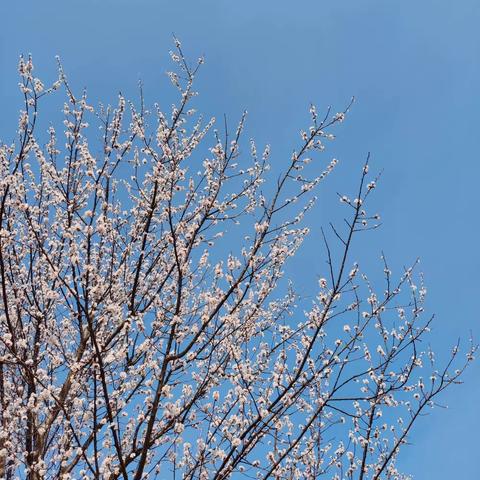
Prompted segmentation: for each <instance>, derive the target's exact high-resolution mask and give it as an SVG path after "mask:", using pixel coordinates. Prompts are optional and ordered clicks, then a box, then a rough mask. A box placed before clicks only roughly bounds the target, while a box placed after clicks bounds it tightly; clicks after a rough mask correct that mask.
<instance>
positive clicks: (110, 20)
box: [0, 0, 480, 480]
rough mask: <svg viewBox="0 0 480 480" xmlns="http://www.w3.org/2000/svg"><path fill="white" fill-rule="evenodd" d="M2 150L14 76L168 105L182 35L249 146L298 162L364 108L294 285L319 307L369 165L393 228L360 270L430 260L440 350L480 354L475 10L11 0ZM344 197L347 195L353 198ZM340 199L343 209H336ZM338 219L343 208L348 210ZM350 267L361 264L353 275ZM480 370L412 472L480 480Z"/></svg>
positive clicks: (420, 451)
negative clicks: (338, 238) (304, 138)
mask: <svg viewBox="0 0 480 480" xmlns="http://www.w3.org/2000/svg"><path fill="white" fill-rule="evenodd" d="M0 22H1V27H0V105H1V115H0V138H2V139H3V140H9V139H11V138H12V136H13V134H14V129H15V128H16V124H17V110H18V109H19V108H20V106H21V104H20V100H21V99H20V95H19V93H18V88H17V86H16V84H17V77H16V65H17V60H18V55H19V54H20V53H25V54H26V53H29V52H31V53H32V54H33V55H34V60H35V63H36V69H37V74H38V75H39V76H41V77H43V78H46V79H49V78H50V79H53V78H54V76H55V59H54V57H55V55H57V54H58V55H60V56H61V57H62V59H63V63H64V66H65V69H66V71H67V73H68V75H69V78H70V81H71V83H72V84H73V85H74V86H75V87H76V88H82V87H83V86H86V87H88V90H89V92H90V94H91V97H92V98H93V101H94V102H96V101H98V100H100V99H102V100H103V101H106V102H108V101H114V99H115V96H116V93H117V92H118V91H119V90H121V91H122V93H124V94H125V95H127V96H134V95H136V84H137V80H138V79H139V78H141V79H142V80H143V82H144V84H145V92H146V97H147V99H148V100H158V101H160V103H162V102H163V103H166V104H167V105H168V103H169V101H170V100H169V99H170V95H171V92H170V90H167V88H166V83H165V78H164V77H165V76H164V72H165V71H166V70H167V69H168V68H169V66H170V65H169V63H168V51H169V50H170V49H171V48H172V41H171V36H172V32H174V33H175V34H176V35H177V36H178V37H179V38H180V39H181V40H182V43H183V46H184V48H185V51H186V54H187V55H191V56H192V58H195V57H196V56H198V55H199V54H205V56H206V62H207V63H206V65H205V67H204V69H203V72H202V73H201V75H200V78H199V82H198V84H197V88H198V90H199V91H200V93H201V96H200V98H199V101H198V103H199V109H200V110H203V111H205V113H206V114H208V115H216V116H217V117H221V116H222V115H223V114H224V113H226V114H227V116H228V117H229V118H231V119H232V122H233V121H235V120H236V119H237V118H238V117H239V116H240V114H241V112H242V111H243V110H244V109H247V110H248V111H249V120H248V132H247V135H248V136H252V137H255V138H256V139H257V140H258V143H259V144H262V143H265V142H268V143H270V144H271V145H272V152H273V159H274V161H275V162H278V163H279V165H281V162H282V161H287V159H288V156H289V154H290V152H291V149H292V147H293V145H295V144H296V142H297V139H298V132H299V130H300V128H303V127H304V126H305V125H306V122H308V105H309V103H310V102H315V103H316V104H317V105H318V107H319V108H321V107H327V106H328V105H333V106H334V107H333V108H334V110H337V111H338V110H341V109H342V107H344V106H345V105H346V103H348V101H349V99H350V97H351V96H352V95H355V97H356V98H357V101H356V103H355V105H354V107H353V109H352V111H351V114H350V115H349V117H348V120H347V121H346V123H345V125H342V127H341V128H340V129H339V130H338V131H337V134H338V138H337V140H336V141H335V142H334V143H333V144H331V146H330V150H329V152H328V153H327V155H328V156H331V157H337V158H339V159H340V162H341V163H340V166H339V169H338V170H337V171H336V173H335V175H334V177H332V178H331V179H329V180H328V182H327V183H326V184H324V186H323V187H322V189H323V190H322V191H321V199H320V203H319V206H318V208H317V209H316V210H315V211H314V212H312V213H311V214H310V216H309V217H308V223H310V224H311V225H312V234H311V236H310V238H309V240H308V241H307V243H306V244H305V245H304V248H303V249H302V250H301V252H300V254H299V258H297V259H296V261H295V263H294V264H293V266H292V270H291V277H292V279H293V280H294V281H295V282H296V284H297V286H298V288H299V289H300V291H302V292H306V293H307V294H309V293H310V294H311V293H313V292H314V286H315V284H316V282H315V278H316V276H317V275H320V274H321V272H322V269H323V268H324V264H323V263H322V258H323V257H322V251H321V249H320V247H319V245H320V241H319V226H320V225H321V224H322V222H325V221H328V220H330V219H331V217H332V218H333V217H336V216H338V213H337V212H335V211H334V210H332V209H333V205H335V208H336V207H337V205H336V203H335V192H336V191H337V190H345V189H347V191H348V187H350V186H351V185H352V181H353V180H354V178H355V177H357V176H358V172H359V168H358V167H359V166H360V165H361V162H362V161H363V160H364V158H365V156H366V154H367V152H368V151H370V152H371V153H372V167H373V168H374V169H377V170H382V169H383V171H384V173H383V176H382V180H381V183H380V185H379V188H378V192H376V198H375V199H374V203H373V205H374V206H375V207H374V209H375V210H377V211H379V213H381V215H382V218H383V226H382V228H381V229H380V230H379V231H377V232H375V233H374V234H372V235H368V236H366V237H363V239H362V240H361V242H360V248H359V249H357V252H356V253H358V257H359V258H366V259H367V262H368V269H369V270H371V271H372V272H374V271H375V270H376V271H379V272H381V270H382V266H381V264H380V262H379V260H378V259H379V254H380V250H382V249H383V250H384V251H385V253H386V255H387V258H389V260H390V263H391V265H392V266H393V267H394V270H395V269H396V271H397V273H399V272H401V267H402V265H404V264H409V263H411V262H412V261H413V260H414V259H415V258H416V257H417V256H419V257H420V258H421V268H422V271H423V272H424V273H425V280H426V283H427V286H428V291H429V301H428V307H429V309H430V311H431V312H432V313H433V312H435V313H436V324H435V328H434V331H433V333H432V344H433V345H434V346H435V347H436V348H437V350H440V351H441V350H442V349H446V348H447V347H448V345H450V344H451V343H452V342H455V340H456V339H457V337H459V336H460V337H463V338H464V340H466V339H467V338H468V336H469V332H470V330H472V331H473V333H474V335H475V337H476V338H477V340H478V339H479V338H480V328H479V313H478V311H479V308H478V304H479V301H480V287H479V272H480V253H479V246H480V239H479V237H480V227H479V220H480V213H479V206H478V205H479V194H480V188H479V187H478V183H479V179H480V164H479V155H480V135H479V133H478V132H479V128H480V123H479V121H478V117H479V111H480V95H479V88H480V57H479V53H480V33H479V32H480V2H479V1H478V0H403V1H391V0H343V1H334V0H330V1H326V0H303V1H296V2H293V1H286V0H275V1H273V0H242V1H237V2H231V1H227V0H204V1H200V0H189V1H170V2H167V1H163V0H155V1H154V0H136V1H133V0H131V1H124V0H115V1H113V0H102V1H100V0H98V1H93V0H82V1H73V0H71V1H68V2H67V1H65V0H62V1H57V0H49V1H42V2H41V1H32V0H24V1H22V2H17V1H11V0H3V1H2V2H1V5H0ZM342 193H343V192H342ZM332 198H333V200H334V201H332ZM337 203H338V202H337ZM352 260H353V259H352ZM479 394H480V362H478V361H477V362H476V364H475V365H474V367H472V368H471V370H470V371H469V372H468V374H467V375H466V376H465V384H464V385H462V386H460V387H458V388H456V389H453V390H451V391H449V392H448V393H446V395H444V397H443V401H444V403H445V404H448V405H449V408H448V410H440V409H438V410H434V411H433V413H432V414H431V416H430V417H429V418H423V419H422V420H421V421H420V423H419V424H417V428H416V430H415V431H414V433H413V435H412V437H411V442H412V444H413V446H412V447H409V448H406V449H405V450H404V452H403V458H402V460H401V464H402V466H403V467H404V469H405V470H406V471H407V472H410V473H411V474H412V475H413V476H414V477H415V478H417V479H421V480H430V479H436V480H447V479H451V478H457V479H459V480H475V479H478V478H480V466H479V465H480V463H479V460H478V452H479V443H478V432H480V413H479V412H480V401H479V397H480V395H479Z"/></svg>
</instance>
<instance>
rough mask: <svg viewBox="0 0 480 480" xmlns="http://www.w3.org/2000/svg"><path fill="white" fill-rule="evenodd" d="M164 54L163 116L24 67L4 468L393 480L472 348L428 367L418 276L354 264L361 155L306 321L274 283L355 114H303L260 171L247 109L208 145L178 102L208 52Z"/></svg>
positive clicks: (13, 166)
mask: <svg viewBox="0 0 480 480" xmlns="http://www.w3.org/2000/svg"><path fill="white" fill-rule="evenodd" d="M171 56H172V59H173V61H174V63H175V65H176V71H175V72H172V73H170V74H169V76H170V79H171V81H172V83H173V85H174V86H175V87H176V88H177V89H178V92H179V94H180V100H179V104H178V105H176V106H173V108H172V110H171V112H170V113H169V114H166V113H163V112H162V111H160V109H159V108H157V107H156V108H155V110H154V112H153V113H152V112H150V111H148V110H147V109H146V108H145V106H144V102H143V96H142V99H141V101H140V105H139V106H138V107H136V106H135V105H134V104H133V103H130V102H127V101H126V100H125V99H124V98H123V96H121V95H120V96H119V99H118V106H117V107H116V108H110V107H108V108H99V109H98V111H96V110H95V109H94V108H93V107H91V106H90V105H89V104H88V103H87V96H86V93H83V94H82V95H81V96H77V95H76V94H75V93H74V92H73V91H72V89H71V88H70V85H69V83H68V81H67V78H66V76H65V74H64V72H63V69H62V67H61V65H60V64H59V78H58V80H57V81H56V82H55V83H54V84H53V85H52V86H51V87H50V88H45V87H44V85H43V84H42V82H41V81H40V80H39V79H38V78H36V77H34V74H33V64H32V59H31V58H28V59H26V58H20V63H19V73H20V79H21V82H20V89H21V91H22V93H23V96H24V104H25V106H24V110H23V111H22V112H21V114H20V120H19V126H18V138H17V140H16V141H15V142H13V143H12V144H1V146H0V169H1V183H0V275H1V292H0V293H1V306H0V308H1V312H0V313H1V316H0V331H1V340H0V402H1V413H0V415H1V417H0V477H1V478H5V479H13V478H27V479H31V480H39V479H94V478H95V479H112V480H113V479H116V478H120V479H123V480H127V479H134V480H139V479H141V478H184V479H192V480H193V479H202V480H206V479H215V480H221V479H222V480H223V479H227V478H243V477H245V478H251V477H257V478H263V479H266V478H274V479H297V478H304V479H316V478H333V479H353V478H355V479H359V480H362V479H381V478H389V479H401V478H405V477H404V476H403V475H402V474H401V473H400V472H398V471H397V468H396V466H395V461H396V458H397V455H398V453H399V450H400V447H401V446H402V445H403V444H405V443H406V441H407V436H408V434H409V432H410V430H411V428H412V425H413V424H414V423H415V422H416V420H417V419H418V417H419V415H421V414H422V412H424V411H425V410H426V409H427V408H428V407H429V406H433V405H434V404H435V401H436V397H437V395H438V394H439V393H441V392H442V391H443V390H444V389H445V388H447V387H448V386H450V385H452V384H455V383H458V382H459V377H460V375H461V373H462V371H463V369H464V368H465V366H466V365H467V363H468V362H469V361H470V360H471V359H472V358H473V353H474V351H475V347H474V346H471V347H470V349H469V351H468V353H467V360H466V361H465V362H462V361H460V365H459V366H456V365H455V366H454V363H457V359H458V355H459V354H458V351H459V350H458V346H456V347H455V348H454V349H453V351H452V353H451V357H450V361H448V363H447V365H446V366H444V367H443V368H437V367H436V366H435V364H434V355H433V352H431V351H430V350H428V349H427V350H425V346H424V345H425V344H424V343H423V344H422V343H421V342H422V339H423V338H424V336H425V335H426V334H427V333H428V331H429V325H430V322H431V318H428V317H427V318H426V319H424V315H423V307H422V303H423V300H424V296H425V289H424V287H423V285H422V284H421V283H420V284H419V287H418V288H417V286H416V282H417V281H418V278H417V276H416V275H415V274H414V266H413V267H412V268H408V269H406V270H405V271H404V272H403V273H402V275H401V276H400V277H399V279H398V280H394V278H393V276H392V274H391V272H390V270H389V267H388V265H387V262H386V260H385V259H384V276H385V285H384V286H383V287H382V288H383V289H384V291H382V292H381V293H375V290H374V286H373V285H371V283H370V282H369V281H368V279H367V277H366V276H365V275H364V274H362V273H361V271H360V266H359V264H357V263H351V260H350V258H349V252H350V250H351V246H352V242H353V241H354V239H355V237H356V236H357V235H359V234H361V232H362V231H364V230H368V229H373V228H375V227H376V221H377V220H378V217H377V216H376V215H373V216H372V215H369V214H368V213H367V212H366V210H365V208H366V203H367V200H368V199H369V197H370V195H371V192H372V191H373V190H374V188H375V186H376V184H375V179H374V180H370V177H369V175H370V174H369V172H368V161H367V162H366V163H365V165H363V167H362V169H361V175H360V181H359V186H358V190H357V191H356V193H355V195H354V196H353V198H352V199H350V198H349V197H347V196H340V200H341V201H342V202H343V203H344V204H345V206H346V208H347V209H348V212H349V213H348V215H349V216H348V218H346V219H345V222H344V224H343V227H338V226H334V225H333V224H332V225H331V230H330V232H329V233H328V232H326V233H324V237H323V241H324V246H325V251H326V257H327V273H326V274H325V277H326V278H321V279H320V281H319V292H318V296H317V297H316V299H315V301H314V303H313V305H312V306H311V308H309V310H308V311H306V312H304V313H303V312H300V311H298V308H295V307H296V302H297V297H296V295H295V293H294V291H293V288H292V287H291V286H290V285H288V286H286V285H285V281H283V280H282V274H283V270H284V265H285V262H286V261H287V260H288V259H289V258H290V257H292V256H294V255H295V253H296V252H297V250H298V248H299V247H300V244H301V243H302V240H303V238H304V237H305V235H307V233H308V229H307V228H305V227H303V226H302V225H303V223H302V222H303V217H304V214H305V212H306V211H307V210H308V209H309V208H310V207H311V206H312V205H313V202H314V197H312V196H311V194H312V190H314V189H315V187H316V186H317V184H318V183H319V182H320V181H322V180H323V179H324V178H325V177H326V176H327V175H328V174H329V173H330V172H331V171H332V170H333V169H334V167H335V165H336V160H333V161H331V162H330V163H329V164H327V165H326V167H323V170H324V171H323V173H321V174H320V175H318V176H315V177H311V176H310V174H309V173H308V170H309V167H308V166H307V165H308V163H309V162H310V158H309V156H312V155H316V154H318V153H320V152H322V151H323V149H324V142H325V140H326V139H330V138H332V134H331V133H330V132H331V129H332V128H333V127H334V126H335V125H336V124H338V123H340V122H342V121H343V120H344V118H345V115H346V114H347V112H348V109H349V107H347V108H346V109H345V110H344V111H343V112H341V113H338V114H335V115H332V114H331V113H330V110H327V112H326V114H325V115H324V116H323V117H319V116H318V115H317V111H316V109H315V107H313V106H312V107H311V109H310V113H311V120H312V124H311V126H310V127H309V128H308V129H307V130H306V131H303V132H302V133H301V144H300V146H299V148H298V149H297V150H296V151H295V152H294V153H293V155H292V156H291V158H290V159H289V160H288V162H286V164H285V169H284V171H283V173H282V174H281V175H280V177H279V178H278V180H275V179H274V180H273V181H272V180H270V179H271V175H270V174H269V163H268V159H269V148H268V147H267V148H265V150H264V151H263V153H261V154H259V153H257V149H256V146H255V144H254V143H253V142H251V144H250V149H249V153H248V154H246V153H244V152H243V151H242V150H241V136H242V130H243V126H244V120H245V116H243V117H242V119H241V121H240V123H239V125H238V128H237V129H236V131H235V132H234V133H233V134H232V133H230V132H229V131H228V128H227V126H226V123H225V128H224V131H223V133H219V132H216V131H215V132H214V144H213V146H212V147H211V148H210V149H209V150H206V149H205V148H204V147H203V142H204V137H206V136H207V134H208V133H209V131H210V130H211V129H212V127H213V124H214V120H213V119H212V120H210V121H209V122H208V123H206V124H205V125H203V124H202V120H201V118H198V117H197V116H196V112H195V111H194V110H193V109H192V108H191V104H192V101H193V98H194V96H195V94H196V93H195V91H194V89H193V82H194V78H195V75H196V73H197V70H198V68H199V67H200V65H201V64H202V60H201V59H200V60H199V61H198V63H197V64H196V65H195V66H194V67H190V66H189V65H188V63H187V61H186V60H185V58H184V55H183V54H182V50H181V46H180V43H179V42H178V41H176V52H175V53H172V54H171ZM60 88H63V89H64V90H65V92H66V96H67V101H66V103H65V105H64V108H63V115H64V119H65V120H64V125H65V132H64V135H65V138H63V137H62V138H58V137H57V132H56V130H55V129H54V128H53V127H50V129H49V131H48V138H46V139H45V141H44V142H43V143H42V140H41V138H42V135H41V133H38V130H39V127H38V125H37V124H38V122H40V121H41V120H42V119H41V113H39V112H40V110H39V108H40V106H41V104H42V102H44V97H47V96H48V95H49V94H50V93H52V92H53V91H54V90H57V89H60ZM89 121H93V122H97V123H99V124H100V126H101V130H102V135H101V142H98V140H97V139H96V137H95V134H92V133H90V134H88V132H89V129H88V122H89ZM149 122H150V123H151V124H152V125H150V123H149ZM87 137H90V139H89V140H88V139H87ZM63 144H64V145H63ZM246 157H248V158H246ZM200 158H203V163H200ZM320 161H321V159H316V160H315V162H320ZM310 168H311V169H312V170H316V171H317V172H318V171H319V170H320V167H319V166H318V165H317V164H315V167H314V168H312V167H310ZM222 237H223V238H222ZM332 239H333V240H334V241H335V244H333V243H332ZM226 242H228V244H227V243H226ZM320 268H321V267H320V266H319V269H320Z"/></svg>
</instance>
